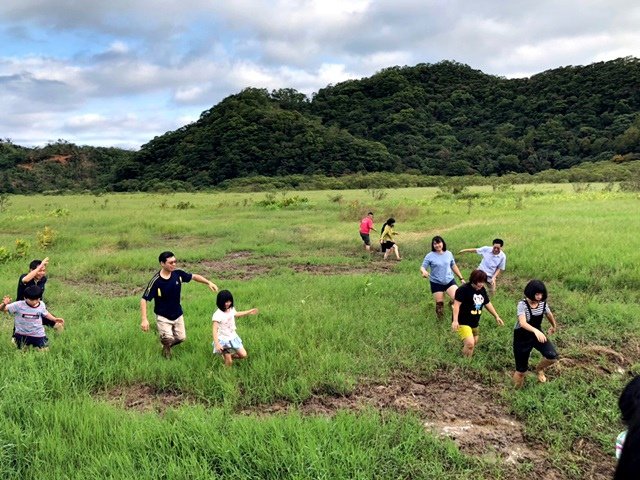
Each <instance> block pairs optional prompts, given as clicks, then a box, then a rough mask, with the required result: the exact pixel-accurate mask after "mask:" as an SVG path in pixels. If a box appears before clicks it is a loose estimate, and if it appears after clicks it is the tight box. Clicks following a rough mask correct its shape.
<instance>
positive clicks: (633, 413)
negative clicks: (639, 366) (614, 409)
mask: <svg viewBox="0 0 640 480" xmlns="http://www.w3.org/2000/svg"><path fill="white" fill-rule="evenodd" d="M618 407H620V414H621V416H622V421H623V422H624V424H625V425H630V424H631V421H632V420H633V419H634V417H637V415H638V414H639V413H640V375H638V376H636V377H635V378H634V379H633V380H631V381H630V382H629V383H628V384H627V386H626V387H624V390H622V393H621V394H620V398H619V399H618Z"/></svg>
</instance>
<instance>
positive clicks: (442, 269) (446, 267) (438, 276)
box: [422, 250, 456, 285]
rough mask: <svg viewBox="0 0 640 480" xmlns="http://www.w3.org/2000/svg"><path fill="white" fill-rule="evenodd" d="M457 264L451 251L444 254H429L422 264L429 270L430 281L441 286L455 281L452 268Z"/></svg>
mask: <svg viewBox="0 0 640 480" xmlns="http://www.w3.org/2000/svg"><path fill="white" fill-rule="evenodd" d="M455 264H456V261H455V260H454V259H453V254H452V253H451V252H450V251H449V250H445V251H444V252H442V253H436V252H429V253H427V256H426V257H424V261H423V262H422V266H423V267H424V268H425V269H426V270H429V279H430V280H431V281H432V282H433V283H438V284H440V285H447V284H448V283H450V282H451V281H452V280H453V271H452V270H451V267H453V266H454V265H455Z"/></svg>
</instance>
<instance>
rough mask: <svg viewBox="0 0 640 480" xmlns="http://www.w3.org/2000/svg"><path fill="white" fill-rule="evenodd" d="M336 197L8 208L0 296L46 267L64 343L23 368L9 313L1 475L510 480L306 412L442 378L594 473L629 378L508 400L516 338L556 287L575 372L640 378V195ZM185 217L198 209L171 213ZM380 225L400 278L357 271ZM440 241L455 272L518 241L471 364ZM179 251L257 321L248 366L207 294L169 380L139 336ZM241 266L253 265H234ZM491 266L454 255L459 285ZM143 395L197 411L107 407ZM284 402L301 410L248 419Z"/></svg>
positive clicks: (364, 418)
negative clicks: (162, 260)
mask: <svg viewBox="0 0 640 480" xmlns="http://www.w3.org/2000/svg"><path fill="white" fill-rule="evenodd" d="M339 193H340V195H341V196H342V198H341V201H340V202H336V201H332V200H331V197H332V196H335V192H329V191H324V192H323V191H315V192H303V193H301V192H297V194H298V195H300V196H303V197H307V198H308V199H309V202H307V203H302V204H298V205H294V206H292V207H288V208H273V207H264V206H260V205H258V204H257V202H258V201H260V200H263V199H264V198H265V195H264V194H239V193H227V194H225V193H217V194H204V193H198V194H183V193H181V194H175V195H162V194H158V195H150V194H110V195H106V196H102V197H93V196H60V197H58V196H55V197H54V196H29V197H23V196H13V197H11V204H10V206H9V208H8V209H7V210H5V211H4V212H3V213H2V214H0V215H1V216H0V219H1V221H2V230H1V232H0V246H4V247H5V248H6V249H7V250H9V251H13V250H14V245H15V241H16V240H17V239H21V240H25V241H27V242H29V243H30V245H31V248H30V251H29V253H28V254H27V257H25V258H18V259H12V260H10V261H8V262H7V263H5V264H3V266H2V267H3V275H2V278H0V291H1V292H2V293H3V294H9V295H11V296H13V295H15V288H16V284H17V278H18V276H19V274H20V273H24V272H25V271H26V268H27V265H28V263H29V261H30V260H31V259H32V258H42V257H44V256H49V257H50V259H51V261H50V264H49V269H48V270H49V282H48V284H47V291H46V301H47V305H48V307H49V308H50V309H51V311H52V312H53V313H54V314H56V315H58V316H62V317H64V318H65V320H66V322H67V329H66V331H65V332H64V333H63V334H61V335H54V334H50V335H49V336H50V346H51V348H50V351H49V352H47V353H41V352H33V351H32V352H17V351H16V350H15V348H14V347H13V346H12V345H11V344H10V342H9V336H10V332H11V326H12V321H11V320H12V319H11V318H10V317H8V316H6V315H4V314H3V316H2V324H1V325H0V359H2V361H3V368H2V369H1V370H0V388H1V389H2V395H1V396H0V412H1V414H2V418H3V422H0V477H1V478H7V479H10V478H34V479H35V478H38V479H47V478H51V479H54V478H55V479H58V478H70V479H71V478H73V479H75V478H78V479H80V478H83V479H84V478H158V479H160V478H172V479H173V478H218V477H220V478H222V477H231V476H233V477H235V478H274V479H275V478H476V479H482V478H486V479H489V478H501V477H505V478H506V477H508V476H509V475H512V474H513V470H512V467H510V466H509V465H507V464H504V463H502V462H500V461H491V460H489V459H487V458H482V457H477V456H469V455H465V454H464V453H462V452H460V451H458V449H457V448H456V447H455V445H454V444H453V442H451V441H450V440H444V439H441V438H438V437H436V436H434V435H433V434H431V433H430V432H428V431H426V430H425V428H424V427H423V426H422V420H421V417H420V412H414V413H412V414H402V413H399V412H393V411H390V410H376V409H373V408H369V409H365V410H360V411H357V412H355V411H347V410H345V411H338V412H336V414H335V416H331V417H327V416H323V415H305V414H303V413H302V412H301V411H299V410H297V409H296V408H295V406H296V405H301V404H303V403H304V402H305V401H306V400H308V399H310V398H311V397H313V396H314V395H330V396H341V395H347V394H349V393H350V392H352V391H353V390H354V389H355V388H356V387H357V386H358V385H363V384H366V383H374V384H375V383H384V382H385V381H388V380H390V379H393V378H397V377H398V376H399V375H407V374H411V375H414V376H417V377H420V378H425V379H428V378H429V376H430V375H432V374H433V373H434V372H438V371H447V372H457V373H455V374H456V375H461V376H462V375H471V376H473V377H474V378H478V379H480V380H479V381H481V382H483V383H484V384H486V385H487V386H491V388H492V389H494V391H495V397H496V401H497V402H501V403H502V404H504V405H505V408H506V410H507V411H509V412H511V414H512V415H513V416H514V417H515V418H517V419H519V420H520V421H522V422H523V424H524V428H525V433H526V435H527V438H528V440H529V441H531V442H533V443H535V444H539V445H544V448H545V449H546V450H547V451H548V452H549V455H550V459H551V462H552V463H553V465H554V467H555V468H556V469H558V471H560V472H561V474H562V475H563V476H564V477H565V478H583V477H584V475H585V468H586V467H585V465H588V461H589V460H587V461H586V463H585V460H584V459H582V460H581V459H578V458H576V456H575V455H572V454H571V449H572V445H574V442H576V441H577V440H578V439H586V440H588V441H590V442H592V443H594V444H596V445H598V447H599V448H600V450H601V451H602V452H604V454H606V455H612V452H613V442H614V439H615V436H616V435H617V433H618V432H619V431H620V430H621V429H622V426H621V425H620V424H619V421H618V411H617V405H616V402H617V396H618V394H619V391H620V389H621V388H622V386H623V385H624V383H625V382H626V381H627V380H628V379H629V378H630V377H629V376H628V375H620V374H615V373H612V374H606V373H602V371H600V370H597V369H595V368H579V367H580V366H581V364H580V363H579V362H578V363H576V365H574V366H573V368H563V369H561V371H558V372H553V373H551V374H550V375H549V377H550V380H551V381H550V382H549V383H547V384H545V385H536V384H535V383H534V382H533V381H532V380H531V379H528V380H529V381H528V383H527V385H526V386H525V388H524V389H523V390H522V391H518V392H514V391H513V390H512V388H511V386H510V383H509V376H510V373H511V371H512V369H513V359H512V353H511V329H512V328H513V323H514V322H515V307H516V303H517V301H518V300H519V299H520V298H521V296H522V290H523V288H524V285H525V284H526V282H527V281H528V280H529V279H531V278H540V279H542V280H544V281H545V282H546V284H547V287H548V289H549V291H550V298H549V301H550V305H551V307H552V308H553V309H554V312H555V314H556V317H557V319H558V322H559V324H560V327H561V329H560V331H559V332H558V334H557V335H556V337H555V341H556V343H557V346H558V350H559V352H560V354H561V355H564V356H566V357H570V358H572V359H577V360H580V361H582V362H583V363H584V362H586V363H587V364H586V367H589V366H590V364H589V362H591V363H593V364H594V365H595V366H597V363H598V362H601V363H602V362H605V363H606V358H600V357H598V356H594V355H591V356H585V355H586V354H585V347H586V346H588V345H601V346H604V347H609V348H613V349H614V350H616V351H619V352H622V353H623V354H624V355H625V356H626V359H627V360H628V363H627V364H626V365H625V367H626V368H627V370H628V371H629V372H636V373H637V372H638V371H639V369H638V363H637V362H638V360H639V359H640V355H639V354H638V349H637V345H638V337H639V336H640V326H639V324H638V322H637V321H636V318H635V310H636V309H637V304H638V301H640V291H639V290H638V289H637V285H638V283H639V282H640V267H639V265H640V250H639V249H638V248H637V232H639V231H640V216H639V215H637V211H638V206H639V203H640V199H639V198H638V195H637V194H633V193H620V192H611V191H605V190H603V189H601V188H595V187H592V188H591V189H589V190H587V191H583V192H577V191H575V189H572V188H571V186H569V185H566V186H557V185H554V186H550V185H541V186H531V185H527V186H520V187H516V188H515V189H513V190H507V191H498V192H494V191H492V190H491V189H490V188H483V187H474V188H471V189H469V193H470V195H468V196H467V197H466V198H457V197H454V196H451V195H443V194H442V193H441V192H439V191H437V190H436V189H429V188H425V189H418V188H413V189H399V190H394V191H388V192H387V193H388V195H387V196H386V197H385V198H383V199H382V200H374V199H373V198H372V196H371V194H370V193H367V192H366V191H364V190H360V191H357V190H355V191H341V192H339ZM106 199H108V201H105V200H106ZM180 202H190V203H191V204H193V205H194V206H195V208H189V209H184V210H181V209H177V208H175V206H176V205H178V204H179V203H180ZM369 209H373V210H374V211H375V214H376V217H375V218H376V226H377V227H380V226H381V225H382V222H383V221H384V219H385V218H386V217H388V216H395V218H396V220H397V224H396V229H397V231H398V232H400V236H399V237H398V243H399V246H400V251H401V254H402V256H403V260H402V262H399V263H395V262H389V263H390V264H392V265H393V267H391V269H390V270H388V271H386V270H383V269H382V268H381V264H382V261H381V260H380V259H378V258H375V259H373V260H372V259H369V258H366V256H364V255H363V254H362V249H361V244H360V239H359V237H358V233H357V226H358V221H359V220H360V217H361V216H362V215H364V214H365V213H366V212H367V211H368V210H369ZM66 211H68V212H69V213H68V214H66V213H65V214H64V215H60V214H58V215H56V214H52V213H51V212H66ZM45 226H49V227H51V228H53V230H54V231H55V232H56V237H55V243H54V244H53V245H52V246H51V247H49V248H48V249H46V250H43V249H41V248H40V247H39V246H38V242H37V234H38V233H39V232H41V231H42V230H43V229H44V228H45ZM435 234H442V235H443V236H444V238H445V239H446V241H447V244H448V246H449V249H450V250H451V251H453V252H454V255H455V254H456V253H457V251H458V250H460V249H462V248H469V247H476V246H481V245H486V244H489V243H490V241H491V240H492V239H493V238H494V237H496V236H498V237H502V238H503V239H504V240H505V251H506V252H507V255H508V261H507V271H506V272H505V273H504V275H503V276H502V277H501V280H502V284H501V285H500V289H499V292H498V294H497V295H496V296H495V298H493V299H492V300H493V303H494V306H495V307H496V309H497V310H498V312H499V313H500V314H501V316H502V318H503V319H504V320H505V322H506V326H505V327H503V328H498V327H497V326H495V323H494V322H493V320H492V317H491V316H490V315H487V314H485V315H484V316H483V317H484V319H483V321H482V323H481V327H482V333H481V344H480V346H479V347H478V351H477V352H476V355H475V357H474V358H473V359H472V360H471V361H468V360H465V359H463V358H462V357H461V355H460V348H461V345H460V343H459V341H458V340H457V338H456V337H455V335H453V334H452V333H451V332H449V327H448V325H443V324H438V323H437V322H436V320H435V315H434V313H433V301H432V299H431V295H430V294H428V285H427V282H426V281H425V280H424V279H422V278H421V276H420V273H419V267H420V264H421V261H422V258H423V257H424V255H425V254H426V253H427V251H428V250H429V242H430V239H431V237H432V236H433V235H435ZM167 249H168V250H172V251H174V252H175V254H176V256H177V258H178V260H179V262H180V263H182V264H186V265H188V267H189V270H190V271H192V272H194V273H201V274H204V275H205V276H207V277H208V278H210V279H211V280H213V281H214V282H216V283H217V284H218V286H220V287H221V288H228V289H230V290H231V291H232V292H233V294H234V297H235V299H236V306H237V307H238V308H239V309H246V308H250V307H258V308H259V309H260V314H259V315H258V316H250V317H244V318H241V319H239V320H238V331H239V334H240V335H241V337H242V338H243V340H244V342H245V345H246V347H247V350H248V351H249V359H248V360H247V361H246V362H238V363H237V364H235V365H234V366H233V368H232V369H224V367H223V366H222V362H221V361H220V359H219V358H215V357H214V356H213V355H212V353H211V347H210V344H211V314H212V312H213V310H214V308H215V296H214V295H212V294H211V293H210V292H209V291H208V290H207V289H206V287H205V286H203V285H200V284H197V283H195V282H194V283H192V284H188V285H186V286H185V287H184V288H183V307H184V310H185V319H186V325H187V337H188V339H187V342H186V343H185V344H184V345H180V346H179V347H177V348H176V349H175V352H174V357H173V358H172V359H171V360H170V361H165V360H164V359H162V357H161V356H160V344H159V342H158V341H157V338H156V336H155V334H152V333H147V334H144V333H142V332H141V331H140V328H139V317H140V314H139V296H140V293H141V290H142V288H144V286H146V283H147V282H148V280H149V279H150V278H151V276H152V275H153V273H154V272H155V271H156V270H157V268H158V265H157V256H158V254H159V253H160V252H161V251H163V250H167ZM233 252H250V254H246V256H240V258H236V259H231V256H230V254H232V253H233ZM478 259H479V257H478V256H477V255H473V254H466V255H456V260H457V261H458V263H459V265H460V268H461V270H462V271H463V273H464V274H465V276H468V274H469V273H470V271H471V270H472V269H473V268H474V267H475V266H476V265H477V263H478ZM300 265H303V266H305V268H306V270H307V272H306V273H305V272H304V271H302V270H304V269H301V268H298V267H297V266H300ZM219 268H223V269H225V270H224V271H219V270H218V269H219ZM345 269H346V270H345ZM314 270H317V271H321V272H322V274H314V273H313V272H314ZM332 270H336V271H338V270H340V272H341V273H340V274H330V273H332ZM348 270H351V271H348ZM234 272H235V273H234ZM238 272H240V273H242V275H240V273H238ZM152 317H153V315H150V318H152ZM3 339H4V340H3ZM534 357H535V354H534ZM536 361H537V357H535V358H534V359H533V363H534V364H535V362H536ZM461 378H463V377H461ZM136 385H149V386H152V387H153V388H155V389H157V391H159V392H162V391H173V392H181V393H182V394H184V395H185V396H186V397H187V398H188V399H189V402H187V403H185V404H180V405H178V406H176V407H175V408H173V407H170V408H168V409H166V410H165V409H163V413H157V412H154V411H144V412H140V411H135V410H128V409H124V408H122V407H121V406H118V405H115V404H114V403H112V402H109V401H107V400H106V399H105V398H106V396H108V394H109V392H110V391H112V390H113V389H114V388H116V387H125V386H136ZM275 402H284V403H290V404H291V405H293V407H292V409H291V410H289V411H287V413H279V414H258V413H255V414H252V415H246V414H242V413H240V412H241V411H244V410H250V411H254V412H259V411H261V409H263V408H264V407H265V406H268V405H272V404H274V403H275ZM590 461H592V462H595V461H596V459H591V460H590ZM519 468H520V469H524V470H522V471H526V469H527V468H530V466H527V465H521V466H520V467H519ZM510 472H511V473H510Z"/></svg>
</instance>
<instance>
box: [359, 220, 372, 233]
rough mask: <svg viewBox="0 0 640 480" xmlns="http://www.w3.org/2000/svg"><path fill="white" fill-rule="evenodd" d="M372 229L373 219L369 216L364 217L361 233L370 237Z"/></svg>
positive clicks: (361, 223)
mask: <svg viewBox="0 0 640 480" xmlns="http://www.w3.org/2000/svg"><path fill="white" fill-rule="evenodd" d="M372 228H373V220H371V217H369V216H366V217H364V218H363V219H362V221H361V222H360V233H364V234H366V235H369V232H370V231H371V229H372Z"/></svg>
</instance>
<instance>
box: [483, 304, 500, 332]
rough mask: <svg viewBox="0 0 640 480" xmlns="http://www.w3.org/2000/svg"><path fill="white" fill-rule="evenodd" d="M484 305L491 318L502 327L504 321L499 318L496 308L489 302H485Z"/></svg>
mask: <svg viewBox="0 0 640 480" xmlns="http://www.w3.org/2000/svg"><path fill="white" fill-rule="evenodd" d="M485 306H486V307H487V310H489V313H490V314H491V315H493V318H495V319H496V323H497V324H498V325H500V326H501V327H502V326H503V325H504V322H503V321H502V319H501V318H500V315H498V312H496V309H495V308H493V305H492V304H491V302H489V303H487V304H486V305H485Z"/></svg>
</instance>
